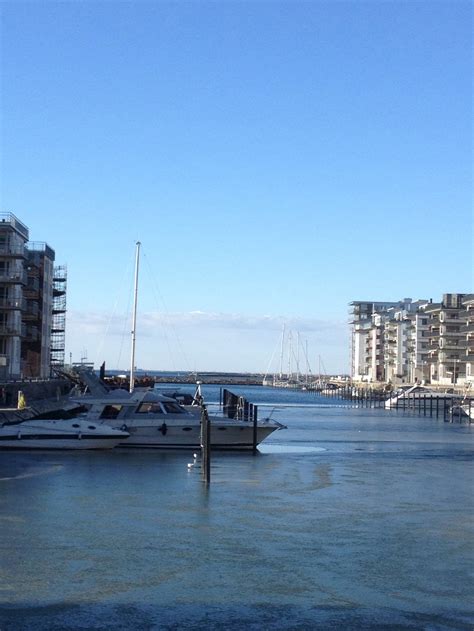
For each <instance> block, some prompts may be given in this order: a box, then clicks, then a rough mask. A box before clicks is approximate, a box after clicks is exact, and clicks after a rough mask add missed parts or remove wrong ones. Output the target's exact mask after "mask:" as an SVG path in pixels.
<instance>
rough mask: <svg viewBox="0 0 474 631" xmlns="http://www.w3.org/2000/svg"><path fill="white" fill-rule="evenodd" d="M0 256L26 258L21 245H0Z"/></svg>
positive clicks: (23, 247)
mask: <svg viewBox="0 0 474 631" xmlns="http://www.w3.org/2000/svg"><path fill="white" fill-rule="evenodd" d="M0 256H1V257H2V258H7V257H8V258H20V259H24V258H26V254H25V246H24V245H23V244H9V243H0Z"/></svg>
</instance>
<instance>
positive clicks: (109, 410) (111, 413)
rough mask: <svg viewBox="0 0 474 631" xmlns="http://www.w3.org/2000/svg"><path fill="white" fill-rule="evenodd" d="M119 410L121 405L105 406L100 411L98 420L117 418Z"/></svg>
mask: <svg viewBox="0 0 474 631" xmlns="http://www.w3.org/2000/svg"><path fill="white" fill-rule="evenodd" d="M121 409H122V406H121V405H106V406H105V407H104V409H103V410H102V413H101V415H100V418H117V416H118V415H119V414H120V410H121Z"/></svg>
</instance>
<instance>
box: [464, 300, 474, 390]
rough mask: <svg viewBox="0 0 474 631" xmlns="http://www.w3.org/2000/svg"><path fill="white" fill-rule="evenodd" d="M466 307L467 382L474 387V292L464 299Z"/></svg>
mask: <svg viewBox="0 0 474 631" xmlns="http://www.w3.org/2000/svg"><path fill="white" fill-rule="evenodd" d="M463 305H464V307H465V309H466V356H465V361H466V383H469V384H471V387H472V388H473V389H474V294H469V295H467V296H466V297H465V298H464V300H463Z"/></svg>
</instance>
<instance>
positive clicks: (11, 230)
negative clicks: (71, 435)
mask: <svg viewBox="0 0 474 631" xmlns="http://www.w3.org/2000/svg"><path fill="white" fill-rule="evenodd" d="M28 238H29V232H28V228H27V227H26V226H25V224H23V223H22V222H21V221H20V220H19V219H17V218H16V217H15V216H14V215H12V214H9V213H1V214H0V379H7V378H9V377H19V376H20V375H21V340H22V312H23V309H24V298H23V288H24V286H25V283H26V274H25V267H24V264H25V259H26V253H25V245H26V243H27V241H28Z"/></svg>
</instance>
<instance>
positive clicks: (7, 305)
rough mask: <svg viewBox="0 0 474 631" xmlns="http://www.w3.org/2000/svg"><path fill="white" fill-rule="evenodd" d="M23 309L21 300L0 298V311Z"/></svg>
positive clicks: (24, 305)
mask: <svg viewBox="0 0 474 631" xmlns="http://www.w3.org/2000/svg"><path fill="white" fill-rule="evenodd" d="M25 307H26V302H25V301H24V300H23V299H22V298H0V311H23V309H25Z"/></svg>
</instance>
